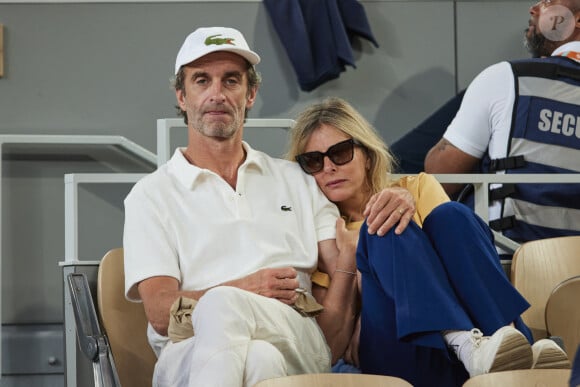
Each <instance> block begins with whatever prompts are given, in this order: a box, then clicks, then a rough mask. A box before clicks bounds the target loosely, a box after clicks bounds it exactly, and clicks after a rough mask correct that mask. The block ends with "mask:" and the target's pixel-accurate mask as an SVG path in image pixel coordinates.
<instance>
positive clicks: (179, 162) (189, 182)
mask: <svg viewBox="0 0 580 387" xmlns="http://www.w3.org/2000/svg"><path fill="white" fill-rule="evenodd" d="M242 146H243V147H244V149H245V151H246V160H244V162H243V164H242V165H241V166H240V167H239V169H238V171H239V172H241V171H243V170H244V169H247V168H255V169H256V170H257V171H259V172H263V171H264V168H266V163H265V160H264V154H263V153H261V152H258V151H256V150H254V149H253V148H252V147H251V146H250V145H249V144H248V143H246V142H245V141H242ZM184 150H185V148H177V149H176V150H175V152H174V153H173V156H172V157H171V159H170V160H169V161H168V162H167V168H168V172H169V173H170V174H171V175H173V176H174V177H175V178H176V179H177V180H178V181H179V183H180V184H181V185H183V186H184V187H185V188H187V189H192V188H193V187H194V186H195V184H196V183H198V182H199V181H200V178H201V177H202V176H203V175H206V174H213V172H211V171H209V170H208V169H204V168H199V167H197V166H195V165H192V164H190V163H189V161H187V159H186V158H185V156H184V155H183V151H184Z"/></svg>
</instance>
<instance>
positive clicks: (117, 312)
mask: <svg viewBox="0 0 580 387" xmlns="http://www.w3.org/2000/svg"><path fill="white" fill-rule="evenodd" d="M97 303H98V311H99V317H100V319H101V324H102V326H103V328H104V330H105V333H106V335H107V338H108V341H109V345H110V347H111V351H112V353H113V358H114V360H115V366H116V368H117V372H118V374H119V379H120V381H121V385H122V386H123V387H143V386H151V381H152V378H153V368H154V366H155V362H156V361H157V359H156V357H155V354H154V353H153V350H152V349H151V347H150V346H149V343H148V342H147V318H146V316H145V310H144V309H143V304H141V303H134V302H129V301H127V300H126V299H125V270H124V265H123V249H122V248H118V249H113V250H110V251H109V252H107V254H105V256H104V257H103V259H102V260H101V264H100V265H99V273H98V280H97Z"/></svg>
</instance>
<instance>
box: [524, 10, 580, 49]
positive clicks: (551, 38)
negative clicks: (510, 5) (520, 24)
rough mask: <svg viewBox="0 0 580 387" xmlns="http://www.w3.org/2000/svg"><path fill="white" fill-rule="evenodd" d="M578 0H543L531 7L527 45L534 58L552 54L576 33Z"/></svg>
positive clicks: (526, 38) (526, 37)
mask: <svg viewBox="0 0 580 387" xmlns="http://www.w3.org/2000/svg"><path fill="white" fill-rule="evenodd" d="M575 2H576V0H541V1H538V2H537V3H536V4H534V5H532V6H531V7H530V19H529V26H528V28H527V29H526V34H525V42H524V43H525V46H526V48H527V49H528V51H529V52H530V54H531V55H532V57H534V58H538V57H544V56H550V55H551V54H552V52H553V51H554V50H555V49H556V48H557V47H559V46H560V45H562V44H563V43H565V42H566V41H568V40H567V39H568V38H570V36H571V35H572V34H573V33H574V29H575V23H576V20H575V17H574V13H573V11H576V4H575Z"/></svg>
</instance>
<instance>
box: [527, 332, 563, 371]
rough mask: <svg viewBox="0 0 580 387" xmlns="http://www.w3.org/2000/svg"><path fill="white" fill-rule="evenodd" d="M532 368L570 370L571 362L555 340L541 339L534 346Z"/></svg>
mask: <svg viewBox="0 0 580 387" xmlns="http://www.w3.org/2000/svg"><path fill="white" fill-rule="evenodd" d="M532 353H533V357H534V360H533V363H532V368H565V369H568V368H570V360H569V359H568V355H567V354H566V352H564V350H563V349H562V348H561V347H560V346H559V345H558V344H556V342H555V341H554V340H550V339H541V340H538V341H536V342H535V343H534V345H532Z"/></svg>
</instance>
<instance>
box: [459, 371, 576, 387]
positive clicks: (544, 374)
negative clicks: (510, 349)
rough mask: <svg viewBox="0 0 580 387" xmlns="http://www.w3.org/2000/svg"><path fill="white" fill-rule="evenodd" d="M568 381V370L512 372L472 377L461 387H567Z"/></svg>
mask: <svg viewBox="0 0 580 387" xmlns="http://www.w3.org/2000/svg"><path fill="white" fill-rule="evenodd" d="M569 380H570V370H569V369H568V370H562V369H559V370H556V369H529V370H513V371H502V372H492V373H490V374H483V375H479V376H474V377H473V378H470V379H468V380H467V381H466V382H465V383H464V384H463V387H504V386H505V387H569V384H568V382H569Z"/></svg>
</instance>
